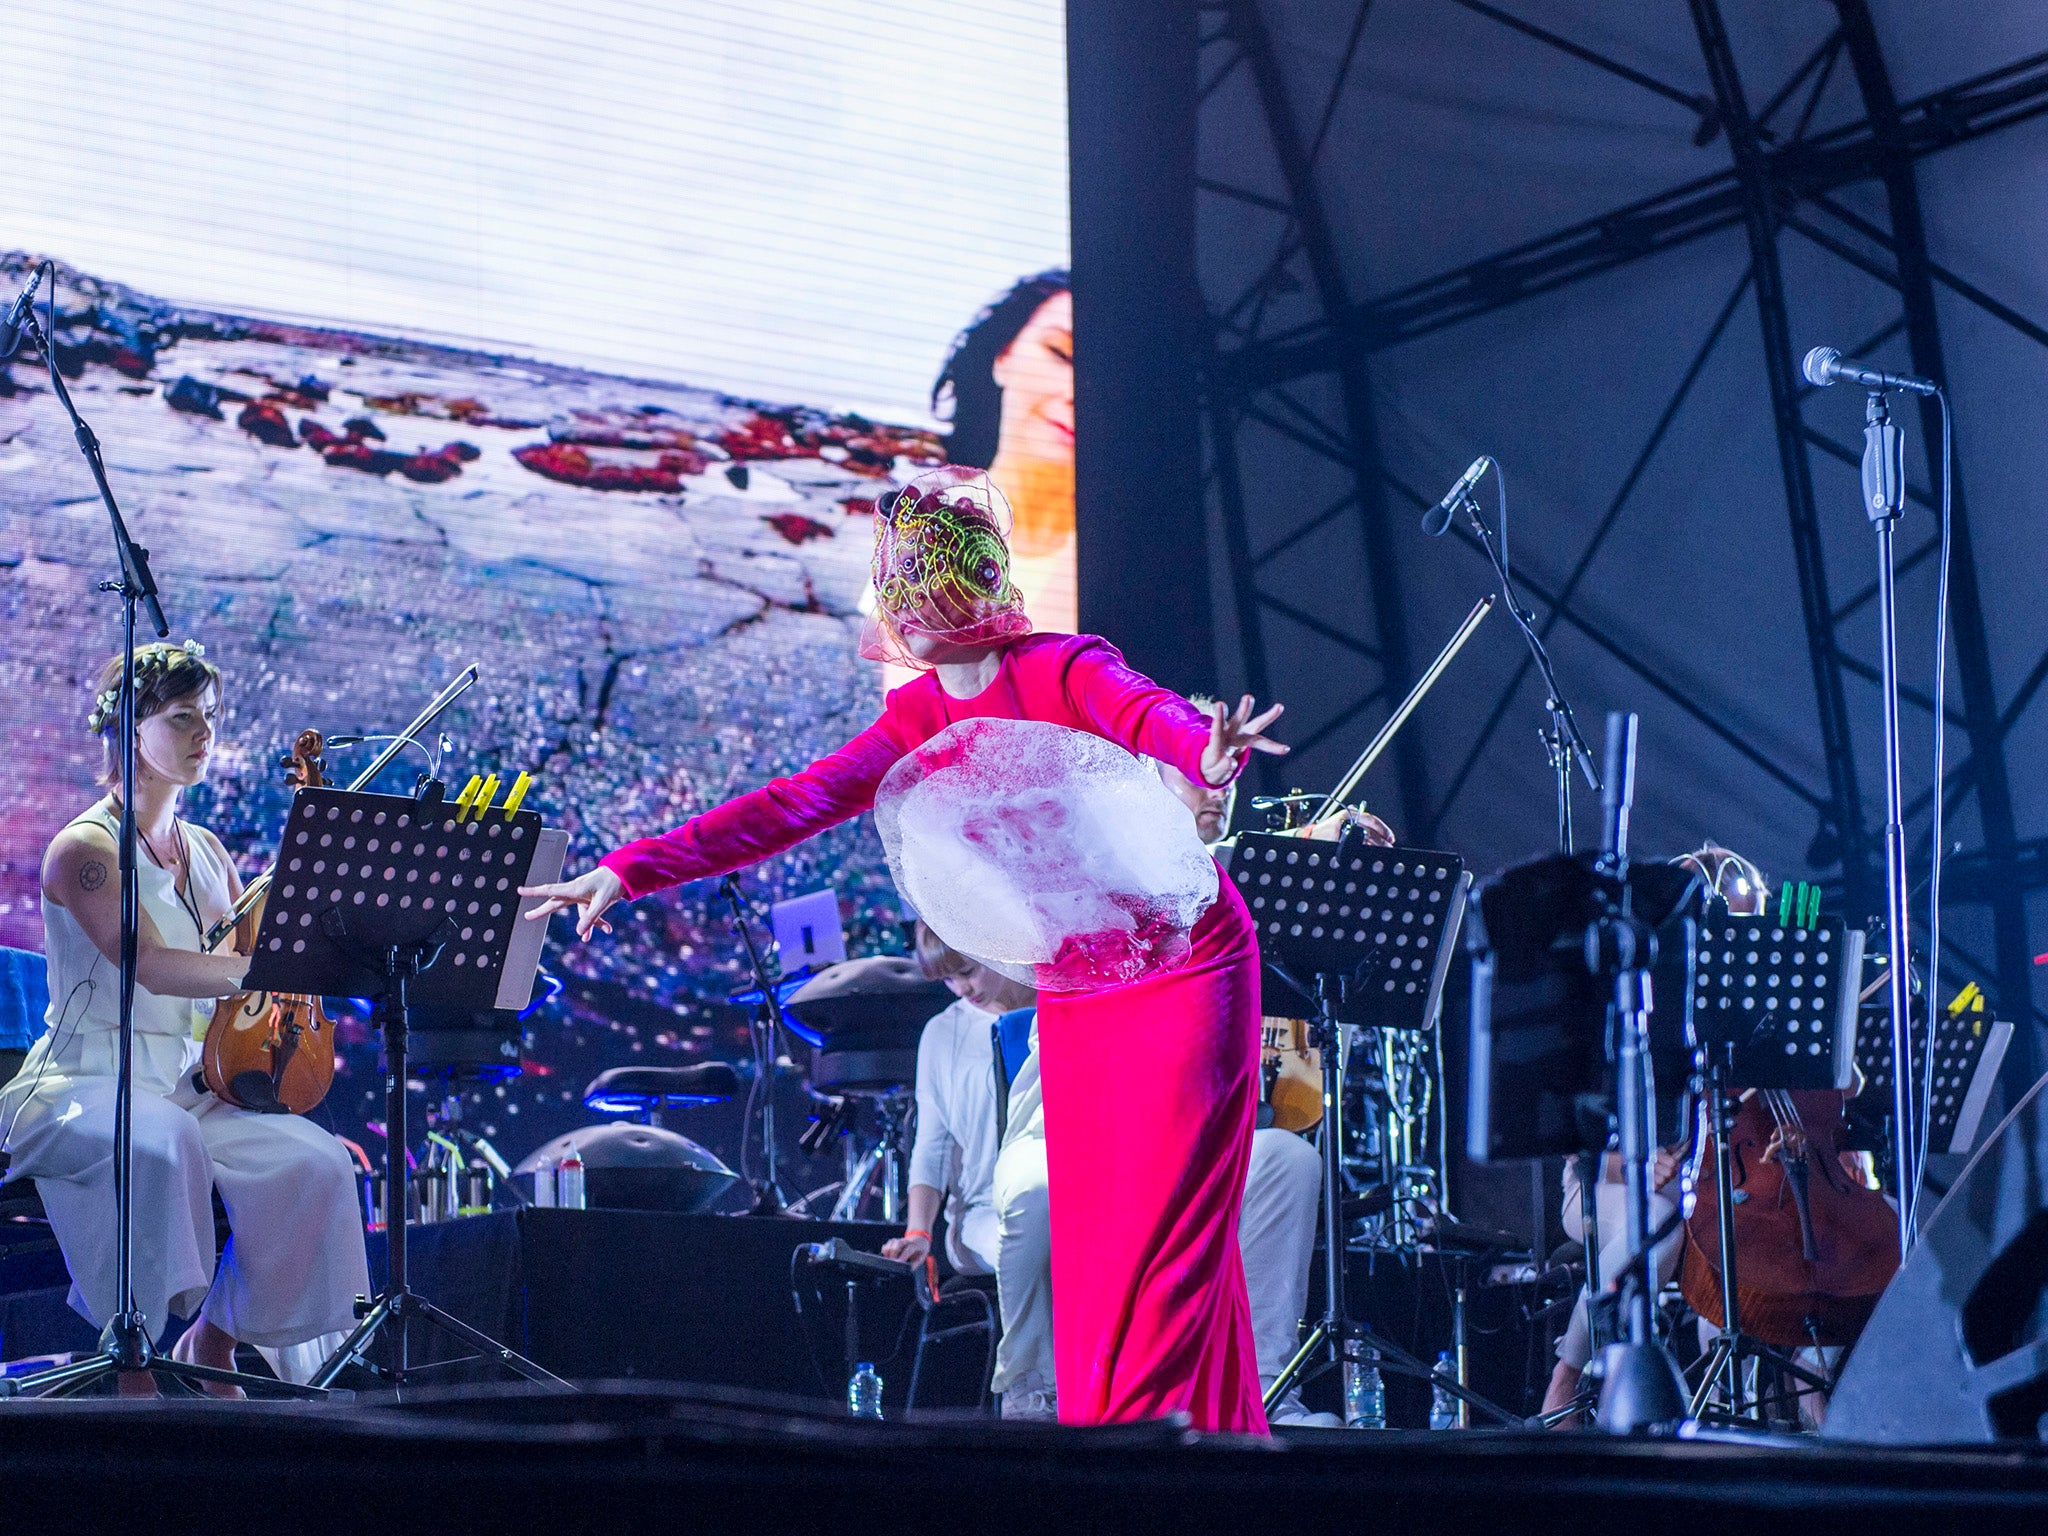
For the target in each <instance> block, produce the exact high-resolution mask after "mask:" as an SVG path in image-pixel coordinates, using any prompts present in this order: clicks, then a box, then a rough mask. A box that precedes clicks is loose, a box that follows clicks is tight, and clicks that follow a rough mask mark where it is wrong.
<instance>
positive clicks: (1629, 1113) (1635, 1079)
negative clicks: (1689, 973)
mask: <svg viewBox="0 0 2048 1536" xmlns="http://www.w3.org/2000/svg"><path fill="white" fill-rule="evenodd" d="M1510 607H1512V603H1510ZM1635 762H1636V717H1635V716H1634V715H1623V714H1610V715H1608V717H1607V777H1606V785H1605V788H1604V789H1603V790H1602V791H1601V802H1602V810H1603V813H1604V814H1603V816H1602V830H1601V839H1600V861H1599V864H1598V866H1597V867H1598V869H1599V871H1600V874H1601V875H1602V876H1603V877H1604V879H1603V885H1602V893H1601V905H1602V909H1603V910H1602V911H1601V912H1600V914H1599V916H1598V917H1596V918H1595V920H1594V921H1593V923H1592V924H1591V925H1590V926H1589V927H1588V928H1587V930H1586V936H1585V956H1586V963H1587V965H1588V966H1589V967H1590V968H1591V969H1592V970H1593V972H1594V974H1595V975H1597V976H1598V977H1599V978H1600V979H1601V980H1602V981H1603V982H1605V983H1606V984H1607V986H1608V987H1609V988H1610V989H1611V990H1610V992H1609V1002H1608V1007H1607V1018H1608V1029H1609V1035H1610V1041H1611V1045H1610V1051H1611V1059H1612V1060H1613V1062H1614V1079H1615V1092H1614V1100H1615V1119H1616V1120H1617V1121H1619V1122H1620V1127H1619V1128H1620V1132H1621V1168H1622V1188H1623V1194H1624V1196H1625V1202H1626V1207H1627V1216H1628V1228H1629V1238H1630V1242H1631V1248H1632V1251H1631V1253H1630V1256H1629V1261H1628V1264H1627V1265H1626V1266H1624V1268H1623V1271H1622V1274H1621V1276H1620V1277H1619V1278H1620V1285H1621V1302H1622V1324H1623V1331H1624V1333H1625V1334H1626V1338H1625V1339H1624V1340H1623V1341H1622V1342H1620V1343H1617V1344H1609V1345H1608V1346H1607V1347H1606V1349H1605V1350H1604V1351H1603V1352H1602V1362H1601V1363H1602V1370H1601V1382H1600V1410H1599V1424H1600V1427H1601V1428H1602V1429H1604V1430H1606V1431H1608V1432H1609V1433H1610V1434H1631V1433H1636V1432H1640V1431H1642V1430H1647V1429H1651V1428H1655V1427H1658V1426H1661V1425H1668V1424H1673V1423H1676V1422H1677V1421H1678V1420H1679V1419H1681V1418H1683V1417H1684V1415H1685V1410H1686V1402H1685V1381H1684V1378H1683V1377H1682V1376H1680V1375H1679V1372H1678V1365H1677V1363H1676V1362H1675V1361H1674V1360H1673V1359H1672V1358H1671V1353H1670V1351H1669V1350H1668V1349H1667V1348H1666V1347H1665V1345H1664V1343H1663V1341H1662V1340H1661V1339H1659V1338H1658V1337H1657V1333H1656V1327H1655V1319H1654V1314H1653V1303H1654V1300H1655V1293H1656V1280H1655V1278H1654V1276H1653V1275H1652V1274H1651V1271H1650V1254H1651V1249H1652V1248H1653V1246H1654V1245H1655V1242H1656V1234H1654V1233H1652V1232H1651V1230H1650V1158H1651V1154H1652V1152H1653V1151H1654V1149H1655V1147H1656V1144H1657V1138H1656V1130H1655V1122H1656V1102H1655V1098H1654V1096H1653V1092H1652V1088H1653V1085H1652V1082H1651V1075H1650V1029H1649V1019H1650V1009H1651V998H1650V970H1651V967H1652V966H1653V965H1654V964H1655V963H1656V958H1657V936H1656V933H1655V931H1654V930H1652V929H1651V928H1650V926H1649V925H1648V924H1647V923H1645V922H1644V921H1643V920H1642V919H1641V918H1639V917H1637V916H1636V915H1635V908H1634V899H1633V896H1632V894H1631V892H1630V889H1629V883H1628V867H1629V851H1628V841H1629V815H1630V812H1631V811H1632V809H1633V807H1634V801H1635V777H1636V774H1635Z"/></svg>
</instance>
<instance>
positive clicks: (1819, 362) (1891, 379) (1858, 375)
mask: <svg viewBox="0 0 2048 1536" xmlns="http://www.w3.org/2000/svg"><path fill="white" fill-rule="evenodd" d="M1799 371H1800V372H1801V373H1803V374H1805V375H1806V382H1807V383H1809V384H1811V385H1813V386H1814V387H1815V388H1816V389H1826V388H1827V387H1828V386H1829V385H1830V384H1833V383H1836V382H1838V381H1839V380H1842V379H1847V380H1848V381H1849V382H1850V383H1851V384H1861V385H1862V386H1863V387H1864V388H1865V389H1898V390H1905V391H1907V392H1908V393H1910V394H1915V395H1938V394H1940V393H1941V386H1940V385H1939V384H1936V383H1933V382H1932V381H1930V380H1928V379H1915V378H1909V377H1907V376H1906V375H1905V374H1902V373H1879V372H1878V371H1877V370H1876V369H1875V368H1864V367H1861V366H1859V365H1857V364H1855V363H1845V362H1843V361H1842V354H1841V353H1840V352H1838V351H1836V350H1835V349H1834V348H1833V347H1815V348H1814V349H1813V350H1812V351H1811V352H1809V353H1807V354H1806V361H1805V362H1803V363H1801V364H1800V365H1799Z"/></svg>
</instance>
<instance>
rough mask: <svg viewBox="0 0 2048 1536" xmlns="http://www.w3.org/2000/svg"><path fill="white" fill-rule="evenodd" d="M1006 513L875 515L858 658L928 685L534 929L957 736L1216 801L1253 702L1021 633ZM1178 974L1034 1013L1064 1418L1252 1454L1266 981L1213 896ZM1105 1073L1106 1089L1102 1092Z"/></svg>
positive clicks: (762, 851)
mask: <svg viewBox="0 0 2048 1536" xmlns="http://www.w3.org/2000/svg"><path fill="white" fill-rule="evenodd" d="M1007 510H1008V509H1007V507H1006V506H1005V505H1004V503H1003V501H1002V496H1001V493H1000V492H998V491H996V490H995V489H994V487H993V486H992V485H991V484H990V483H989V481H988V479H987V477H986V476H985V475H983V474H981V473H980V472H979V471H973V470H964V469H958V468H954V467H948V468H946V469H943V470H936V471H933V472H931V473H930V474H927V475H924V476H921V477H919V479H918V480H917V481H915V482H914V483H913V484H912V485H911V486H910V487H908V488H906V489H905V490H904V491H903V492H901V493H899V494H898V495H897V496H896V497H893V498H890V499H888V500H885V502H884V504H883V507H882V509H880V510H878V513H877V518H876V531H875V557H874V571H875V591H876V595H877V598H878V606H877V611H876V614H875V616H874V617H873V618H872V619H871V620H870V621H869V624H868V627H867V631H866V633H865V634H864V636H863V643H862V651H863V654H865V655H869V656H872V657H876V658H878V659H880V658H885V657H886V658H888V659H897V660H902V659H907V660H909V661H911V662H912V663H914V664H916V665H917V666H919V667H920V668H922V669H923V675H921V676H919V677H918V678H917V679H916V680H915V681H913V682H911V683H909V684H906V685H905V686H903V687H901V688H898V689H896V690H894V691H893V692H891V693H890V694H889V696H888V699H887V702H886V704H885V705H884V708H883V711H882V715H881V718H880V719H878V720H877V721H876V722H875V723H874V724H873V725H871V726H869V727H868V728H867V729H866V730H865V731H862V732H861V733H860V734H859V735H858V736H856V737H855V738H854V739H853V740H852V741H850V742H848V743H847V744H846V745H845V746H844V747H842V748H840V749H839V750H838V751H837V752H834V753H832V754H830V755H829V756H827V757H824V758H821V759H820V760H819V761H817V762H815V763H813V764H812V765H811V766H810V767H809V768H806V769H805V770H803V771H802V772H801V773H797V774H792V775H791V776H790V777H788V778H784V779H777V780H776V781H774V782H773V783H771V784H768V785H765V786H763V787H762V788H760V789H757V790H755V791H753V792H752V793H751V794H746V795H742V796H740V797H739V798H738V799H736V800H733V801H730V802H728V803H727V804H725V805H722V806H720V807H718V808H717V809H715V810H712V811H707V812H705V813H704V814H703V815H700V816H695V817H692V818H691V819H690V820H689V821H688V822H686V823H684V824H683V825H682V826H680V827H677V828H675V829H674V830H673V831H670V832H666V833H663V834H662V835H660V836H658V837H650V838H643V839H641V840H640V841H638V842H633V843H628V844H627V845H626V846H624V847H623V848H620V849H618V850H616V851H615V852H613V853H611V854H609V855H607V856H606V857H605V859H604V860H603V861H602V862H601V863H600V864H599V865H598V867H597V868H596V869H593V870H591V871H590V872H589V873H588V874H586V875H583V876H581V877H580V878H578V879H575V880H571V881H565V882H563V883H560V884H557V885H545V886H538V887H535V888H533V890H532V891H531V892H529V894H537V895H540V896H543V897H545V898H546V899H545V900H544V901H543V902H542V903H541V904H540V905H539V906H538V907H537V908H536V909H535V910H534V912H533V913H532V914H530V915H531V916H533V917H535V918H541V919H544V918H546V916H547V915H548V914H549V913H552V912H556V911H561V910H565V909H569V908H574V909H575V911H576V929H577V935H578V937H579V938H581V937H587V936H588V935H589V934H590V933H591V932H592V931H593V930H594V929H598V928H604V929H607V930H608V929H609V925H608V924H607V923H606V922H605V921H604V919H603V915H602V914H603V913H604V911H605V909H606V908H608V907H609V906H611V904H612V903H613V902H616V901H620V900H631V899H634V898H637V897H641V896H645V895H647V894H649V893H650V892H653V891H658V890H662V889H664V888H665V887H668V886H672V885H676V884H679V883H680V882H682V881H685V880H695V879H699V878H702V877H704V876H709V875H719V874H723V873H726V872H727V871H730V870H734V869H739V868H741V867H743V866H745V865H749V864H753V863H756V862H758V861H759V860H762V859H765V858H768V857H769V856H771V855H773V854H776V853H780V852H781V851H783V850H784V849H786V848H789V847H790V846H792V845H793V844H795V843H798V842H800V841H802V840H803V839H804V838H807V837H810V836H812V835H813V834H815V833H818V832H821V831H823V830H825V829H826V828H827V827H831V826H834V825H836V824H838V823H839V822H842V821H845V820H847V819H848V818H850V817H853V816H857V815H859V814H860V813H862V812H863V811H866V810H868V809H869V808H870V807H871V806H872V805H873V804H874V800H875V794H876V791H877V788H878V787H879V786H880V785H881V783H882V780H883V777H884V776H885V775H886V774H887V773H888V772H889V770H890V768H891V767H893V766H894V765H895V764H896V763H897V762H898V761H899V760H900V759H902V758H903V757H905V756H906V755H907V754H910V753H912V752H915V751H916V750H917V749H918V748H919V747H921V746H922V745H923V744H924V743H926V742H927V741H929V740H930V739H931V738H932V737H933V736H935V735H937V734H938V733H939V732H941V731H943V730H945V729H946V728H947V727H949V726H952V725H954V724H956V723H958V722H960V721H964V720H976V719H982V720H1026V721H1037V722H1042V723H1045V724H1051V725H1057V726H1063V727H1066V728H1068V729H1071V730H1075V731H1084V732H1088V733H1091V734H1093V735H1096V736H1100V737H1103V738H1106V739H1107V740H1109V741H1112V742H1115V743H1117V744H1119V745H1121V746H1122V747H1124V748H1126V749H1127V750H1129V751H1131V752H1133V753H1140V754H1144V755H1146V756H1150V757H1152V758H1155V759H1157V760H1158V761H1160V762H1163V763H1170V764H1172V765H1173V766H1174V767H1175V768H1177V769H1179V770H1180V771H1181V772H1182V773H1184V774H1186V775H1187V776H1188V777H1189V778H1190V779H1194V780H1197V781H1199V782H1203V783H1208V784H1226V783H1229V782H1230V781H1231V780H1232V779H1233V778H1234V777H1235V776H1236V774H1237V773H1238V772H1239V771H1240V770H1241V768H1242V767H1243V764H1244V761H1245V758H1246V756H1247V754H1248V753H1250V752H1253V751H1262V752H1274V753H1278V752H1284V751H1285V750H1286V748H1284V747H1282V746H1280V745H1279V744H1278V743H1275V742H1272V741H1269V740H1267V739H1266V737H1265V736H1264V735H1263V734H1262V732H1263V731H1264V729H1265V728H1266V727H1267V726H1268V725H1270V724H1271V723H1272V721H1273V720H1274V719H1275V718H1276V717H1277V716H1278V715H1279V713H1280V707H1279V706H1278V705H1275V706H1274V707H1273V708H1271V709H1269V710H1267V711H1266V712H1265V713H1263V714H1259V715H1256V716H1254V714H1253V701H1252V700H1251V698H1250V697H1249V696H1247V697H1246V698H1245V699H1244V700H1243V701H1242V702H1241V703H1240V704H1239V706H1238V708H1237V709H1236V710H1235V711H1234V712H1229V711H1226V710H1225V709H1224V707H1223V706H1222V705H1217V706H1216V709H1215V714H1214V716H1213V718H1212V717H1210V716H1207V715H1204V714H1203V713H1202V711H1200V710H1198V709H1196V708H1195V706H1194V705H1192V704H1190V703H1189V702H1188V701H1187V700H1186V699H1184V698H1182V697H1180V696H1179V695H1178V694H1175V693H1173V692H1171V691H1169V690H1167V689H1165V688H1162V687H1160V686H1159V685H1158V684H1156V683H1154V682H1152V681H1151V680H1150V679H1148V678H1146V677H1143V676H1141V675H1140V674H1139V673H1137V672H1135V671H1133V670H1132V669H1131V668H1130V667H1128V666H1126V665H1125V664H1124V661H1123V658H1122V657H1121V656H1120V655H1119V654H1118V653H1117V651H1116V649H1115V647H1113V646H1111V645H1110V644H1109V643H1108V642H1107V641H1104V640H1101V639H1098V638H1096V637H1094V636H1090V635H1058V634H1033V633H1031V629H1030V624H1029V621H1028V620H1027V619H1026V618H1025V616H1024V613H1023V608H1022V602H1021V600H1020V599H1019V598H1018V596H1017V593H1016V589H1015V587H1014V586H1013V585H1012V584H1011V582H1010V578H1009V550H1008V547H1007V544H1006V542H1005V534H1006V533H1007V531H1008V518H1007ZM1189 937H1190V942H1191V952H1190V953H1189V954H1188V957H1187V959H1186V960H1185V961H1184V962H1183V963H1181V964H1180V965H1178V966H1176V967H1175V968H1173V969H1171V970H1166V971H1163V972H1160V973H1157V974H1153V975H1149V976H1146V977H1144V978H1142V979H1140V980H1137V981H1134V982H1130V983H1126V984H1124V985H1119V986H1109V987H1103V988H1099V989H1096V990H1092V991H1073V992H1065V993H1051V992H1048V993H1045V994H1044V995H1043V996H1042V998H1041V1002H1040V1008H1039V1015H1038V1033H1039V1051H1040V1062H1041V1076H1042V1084H1043V1089H1044V1102H1045V1133H1046V1155H1047V1162H1048V1173H1049V1177H1050V1205H1051V1218H1052V1252H1053V1261H1052V1262H1053V1341H1054V1352H1055V1356H1056V1360H1057V1370H1058V1375H1059V1382H1060V1387H1059V1402H1060V1416H1061V1418H1062V1419H1064V1420H1066V1421H1068V1422H1070V1423H1084V1424H1085V1423H1103V1422H1112V1421H1124V1420H1134V1419H1144V1418H1152V1417H1156V1416H1158V1415H1161V1414H1167V1413H1173V1412H1185V1413H1187V1414H1188V1415H1189V1416H1190V1417H1191V1418H1192V1420H1193V1422H1194V1424H1195V1425H1196V1426H1197V1427H1198V1428H1201V1429H1210V1430H1235V1431H1251V1432H1263V1431H1264V1429H1265V1427H1266V1419H1265V1414H1264V1411H1263V1410H1262V1408H1261V1406H1260V1401H1259V1375H1258V1365H1257V1361H1256V1358H1255V1355H1254V1352H1253V1345H1252V1336H1251V1323H1250V1315H1249V1311H1248V1308H1247V1304H1246V1300H1245V1284H1244V1270H1243V1266H1242V1261H1241V1258H1240V1254H1239V1248H1238V1242H1237V1226H1238V1209H1239V1205H1240V1203H1241V1201H1242V1197H1243V1191H1244V1178H1245V1166H1246V1161H1247V1158H1248V1157H1249V1155H1250V1149H1251V1138H1252V1131H1253V1128H1254V1117H1255V1112H1256V1106H1257V1099H1258V1064H1259V1054H1258V1048H1259V960H1258V948H1257V944H1256V941H1255V937H1254V934H1253V929H1252V925H1251V920H1250V918H1249V916H1248V915H1247V913H1246V911H1245V908H1244V904H1243V902H1242V901H1241V900H1240V899H1239V898H1238V896H1237V893H1236V892H1235V890H1234V889H1233V888H1232V887H1231V885H1230V883H1229V882H1228V881H1227V880H1225V881H1221V882H1220V883H1219V889H1218V894H1217V897H1216V899H1215V901H1214V902H1212V903H1211V904H1210V905H1209V907H1208V909H1207V911H1206V912H1205V913H1204V914H1203V915H1202V917H1201V918H1200V920H1199V921H1198V922H1197V923H1196V925H1195V927H1194V929H1193V932H1192V934H1191V935H1190V936H1189ZM1111 1060H1114V1061H1115V1062H1117V1063H1119V1066H1118V1069H1117V1070H1115V1071H1110V1070H1106V1069H1105V1063H1106V1062H1109V1061H1111Z"/></svg>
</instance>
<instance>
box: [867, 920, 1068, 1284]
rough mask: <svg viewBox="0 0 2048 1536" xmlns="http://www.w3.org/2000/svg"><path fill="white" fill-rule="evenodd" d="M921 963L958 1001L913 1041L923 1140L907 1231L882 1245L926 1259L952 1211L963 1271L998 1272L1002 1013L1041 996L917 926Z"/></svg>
mask: <svg viewBox="0 0 2048 1536" xmlns="http://www.w3.org/2000/svg"><path fill="white" fill-rule="evenodd" d="M917 963H918V965H919V967H920V968H921V969H922V970H923V971H924V973H925V975H926V976H928V977H930V978H931V979H932V980H934V981H943V982H945V984H946V985H947V986H948V987H949V988H951V989H952V992H953V995H954V996H955V997H957V998H958V999H959V1001H958V1002H956V1003H954V1004H952V1005H951V1006H950V1007H948V1008H946V1009H945V1010H943V1011H942V1012H940V1013H938V1014H935V1015H934V1016H933V1017H932V1019H931V1021H930V1022H929V1023H927V1024H926V1025H925V1027H924V1033H923V1034H922V1035H921V1036H919V1037H918V1042H917V1137H916V1140H915V1141H914V1142H913V1143H912V1144H911V1149H910V1206H909V1211H908V1218H909V1219H908V1221H907V1222H906V1224H905V1231H904V1235H903V1236H902V1237H900V1238H894V1239H892V1240H891V1241H890V1242H888V1243H887V1244H885V1245H884V1246H883V1248H882V1252H883V1253H884V1254H886V1255H888V1256H889V1257H890V1258H901V1259H908V1260H910V1261H912V1262H917V1261H919V1260H922V1259H923V1258H924V1257H925V1255H926V1254H928V1253H929V1252H930V1251H931V1241H932V1232H933V1229H934V1227H933V1224H934V1222H935V1221H936V1220H937V1218H938V1214H939V1209H940V1206H941V1204H943V1205H944V1207H945V1212H946V1257H947V1258H948V1259H950V1260H951V1261H952V1264H953V1268H954V1269H956V1270H958V1271H959V1272H960V1273H962V1274H967V1275H992V1274H995V1273H996V1264H997V1247H998V1228H999V1225H1000V1218H999V1216H998V1214H997V1212H996V1208H995V1203H994V1198H993V1195H992V1194H991V1186H992V1183H993V1180H994V1177H995V1165H996V1111H995V1052H994V1045H993V1036H992V1035H991V1034H990V1032H989V1031H990V1027H991V1026H992V1025H993V1024H994V1023H995V1021H996V1018H997V1016H998V1015H999V1014H1003V1013H1007V1012H1009V1011H1010V1010H1011V1009H1013V1008H1028V1007H1030V1006H1032V1004H1033V1003H1035V1002H1036V1001H1037V997H1038V994H1037V993H1036V992H1035V991H1033V990H1032V989H1031V988H1030V987H1027V986H1025V985H1024V984H1023V983H1021V982H1016V981H1012V980H1011V979H1010V978H1009V977H1007V976H1004V975H1002V974H1001V973H1000V972H997V971H992V970H989V969H988V968H987V967H985V966H980V965H976V964H975V963H974V962H973V961H972V960H970V959H968V958H967V957H966V956H965V955H963V954H961V953H959V952H958V951H957V950H954V949H950V948H948V947H947V946H946V944H945V942H944V941H943V940H941V939H940V938H939V937H938V935H937V934H935V933H933V932H932V931H931V929H929V928H927V927H925V925H924V924H923V923H922V922H920V923H919V924H918V925H917Z"/></svg>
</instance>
